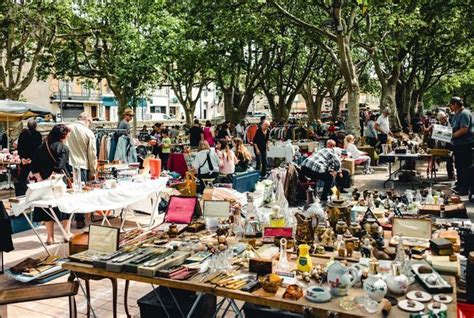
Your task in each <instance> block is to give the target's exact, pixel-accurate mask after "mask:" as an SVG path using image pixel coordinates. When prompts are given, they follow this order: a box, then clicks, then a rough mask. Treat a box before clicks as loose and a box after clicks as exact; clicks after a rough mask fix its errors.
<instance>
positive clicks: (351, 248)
mask: <svg viewBox="0 0 474 318" xmlns="http://www.w3.org/2000/svg"><path fill="white" fill-rule="evenodd" d="M352 252H354V242H352V241H348V242H346V256H347V257H352Z"/></svg>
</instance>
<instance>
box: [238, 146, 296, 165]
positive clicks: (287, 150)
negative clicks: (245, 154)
mask: <svg viewBox="0 0 474 318" xmlns="http://www.w3.org/2000/svg"><path fill="white" fill-rule="evenodd" d="M246 147H247V149H248V151H249V152H250V153H251V154H252V158H255V153H254V150H253V147H252V146H250V145H246ZM298 149H299V147H298V146H297V145H292V144H287V143H284V144H281V145H270V146H269V148H268V152H267V158H283V159H285V161H286V162H288V163H289V162H292V161H293V157H294V155H295V153H296V151H298Z"/></svg>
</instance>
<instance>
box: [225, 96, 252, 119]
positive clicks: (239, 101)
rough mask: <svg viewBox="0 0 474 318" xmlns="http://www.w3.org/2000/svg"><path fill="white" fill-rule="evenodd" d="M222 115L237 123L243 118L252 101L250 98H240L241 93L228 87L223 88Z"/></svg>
mask: <svg viewBox="0 0 474 318" xmlns="http://www.w3.org/2000/svg"><path fill="white" fill-rule="evenodd" d="M223 93H224V115H225V119H226V120H227V121H229V122H231V123H233V124H238V123H239V122H240V121H241V120H243V119H245V116H246V114H247V110H248V108H249V106H250V103H251V102H252V99H251V98H242V94H241V93H240V92H238V91H236V90H234V91H233V90H232V89H230V88H227V89H224V90H223Z"/></svg>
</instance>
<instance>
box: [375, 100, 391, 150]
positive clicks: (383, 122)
mask: <svg viewBox="0 0 474 318" xmlns="http://www.w3.org/2000/svg"><path fill="white" fill-rule="evenodd" d="M389 115H390V110H389V109H388V108H385V109H384V110H383V112H382V115H380V116H379V118H377V121H376V122H375V130H376V131H377V132H378V137H379V140H380V143H382V144H385V143H387V137H388V135H389V134H391V132H390V120H389V118H388V116H389ZM381 138H382V139H381Z"/></svg>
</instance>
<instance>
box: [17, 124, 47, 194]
mask: <svg viewBox="0 0 474 318" xmlns="http://www.w3.org/2000/svg"><path fill="white" fill-rule="evenodd" d="M36 126H37V123H36V120H34V119H30V120H28V124H27V129H24V130H23V131H22V132H21V133H20V136H19V137H18V155H19V156H20V159H21V163H20V166H19V169H20V172H19V176H18V182H17V183H16V184H15V195H16V196H20V195H24V194H25V193H26V189H27V186H26V184H27V181H28V175H29V173H30V171H31V159H32V158H33V155H34V153H35V152H36V150H38V148H39V147H40V146H41V142H42V140H43V137H42V136H41V134H40V133H39V132H38V131H37V130H36Z"/></svg>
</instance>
